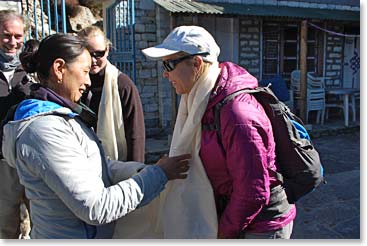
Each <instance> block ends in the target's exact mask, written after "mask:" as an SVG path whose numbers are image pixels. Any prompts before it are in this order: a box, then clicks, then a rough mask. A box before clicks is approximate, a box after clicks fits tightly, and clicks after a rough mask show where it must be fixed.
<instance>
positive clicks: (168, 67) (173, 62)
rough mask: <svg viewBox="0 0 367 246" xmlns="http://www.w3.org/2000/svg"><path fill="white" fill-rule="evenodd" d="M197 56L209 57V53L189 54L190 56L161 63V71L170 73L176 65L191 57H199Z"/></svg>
mask: <svg viewBox="0 0 367 246" xmlns="http://www.w3.org/2000/svg"><path fill="white" fill-rule="evenodd" d="M199 55H201V56H205V55H209V52H203V53H197V54H190V55H186V56H182V57H180V58H177V59H174V60H165V61H163V69H164V70H166V71H167V72H171V71H173V70H174V69H175V67H176V66H177V64H179V63H180V62H182V61H183V60H186V59H189V58H191V57H193V56H199Z"/></svg>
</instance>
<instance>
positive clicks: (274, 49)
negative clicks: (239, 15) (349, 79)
mask: <svg viewBox="0 0 367 246" xmlns="http://www.w3.org/2000/svg"><path fill="white" fill-rule="evenodd" d="M262 34H263V41H262V45H263V47H262V48H263V67H262V68H263V69H262V79H267V78H270V77H273V76H274V75H276V74H280V75H281V76H282V77H283V78H284V79H285V80H286V81H288V82H289V81H290V74H291V72H292V71H293V70H296V69H299V59H300V54H299V52H300V24H299V23H284V22H274V21H273V22H271V21H268V22H267V21H264V23H263V33H262ZM320 36H321V35H319V34H318V32H317V30H315V29H313V28H309V29H308V33H307V70H308V71H315V72H316V71H317V65H318V64H317V61H318V55H319V54H318V53H319V52H318V51H319V50H320V47H319V46H320V45H322V42H321V40H320ZM319 60H320V59H319ZM321 60H322V59H321Z"/></svg>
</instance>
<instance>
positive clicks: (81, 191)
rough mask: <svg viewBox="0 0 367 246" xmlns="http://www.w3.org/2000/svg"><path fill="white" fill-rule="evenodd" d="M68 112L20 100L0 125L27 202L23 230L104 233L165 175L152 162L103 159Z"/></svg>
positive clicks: (45, 234)
mask: <svg viewBox="0 0 367 246" xmlns="http://www.w3.org/2000/svg"><path fill="white" fill-rule="evenodd" d="M75 116H76V115H75V114H74V113H73V112H72V111H71V110H70V109H68V108H64V107H61V106H59V105H57V104H54V103H51V102H46V101H39V100H34V99H32V100H25V101H23V102H22V103H21V104H20V105H19V107H18V109H17V112H16V114H15V120H14V121H11V122H9V123H7V124H6V125H5V127H4V137H3V145H2V146H3V154H4V157H5V159H6V160H7V162H8V163H9V165H11V166H13V167H16V168H17V171H18V174H19V178H20V182H21V183H22V184H23V185H24V186H25V188H26V196H27V197H28V199H29V200H30V204H31V220H32V223H33V227H32V231H31V238H111V237H112V234H113V230H114V223H113V222H114V221H115V220H117V219H119V218H121V217H123V216H124V215H126V214H127V213H129V212H131V211H133V210H134V209H136V208H137V207H138V206H143V205H145V204H147V203H148V202H149V201H150V200H152V199H153V198H154V197H156V196H157V195H158V194H159V193H160V192H161V191H162V190H163V189H164V185H165V184H166V182H167V177H166V176H165V174H164V172H163V171H162V169H161V168H160V167H158V166H156V165H144V164H142V163H136V162H127V163H126V162H116V161H113V162H109V161H108V160H107V159H106V158H105V156H104V154H103V148H102V147H101V145H100V143H99V141H98V139H97V137H96V135H95V134H94V132H93V131H92V130H91V129H89V128H88V127H87V126H86V125H85V124H84V123H83V122H81V121H80V119H78V117H75ZM138 169H141V170H140V171H139V172H137V170H138ZM111 170H113V171H111ZM129 177H131V178H129ZM123 179H124V180H123ZM121 180H122V181H121Z"/></svg>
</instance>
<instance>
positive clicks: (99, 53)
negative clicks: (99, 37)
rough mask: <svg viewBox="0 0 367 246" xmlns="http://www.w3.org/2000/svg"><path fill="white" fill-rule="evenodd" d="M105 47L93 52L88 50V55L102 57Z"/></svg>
mask: <svg viewBox="0 0 367 246" xmlns="http://www.w3.org/2000/svg"><path fill="white" fill-rule="evenodd" d="M106 51H107V49H105V50H96V51H94V52H89V53H90V56H91V57H93V58H96V59H99V58H102V57H103V56H104V54H106Z"/></svg>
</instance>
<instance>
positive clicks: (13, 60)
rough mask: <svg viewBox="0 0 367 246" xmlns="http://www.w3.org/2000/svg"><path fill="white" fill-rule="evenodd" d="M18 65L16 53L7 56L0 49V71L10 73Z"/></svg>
mask: <svg viewBox="0 0 367 246" xmlns="http://www.w3.org/2000/svg"><path fill="white" fill-rule="evenodd" d="M19 65H20V61H19V56H18V53H17V54H16V55H7V54H5V52H4V51H3V50H2V49H0V71H4V72H8V71H12V70H15V69H16V68H17V67H18V66H19Z"/></svg>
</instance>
